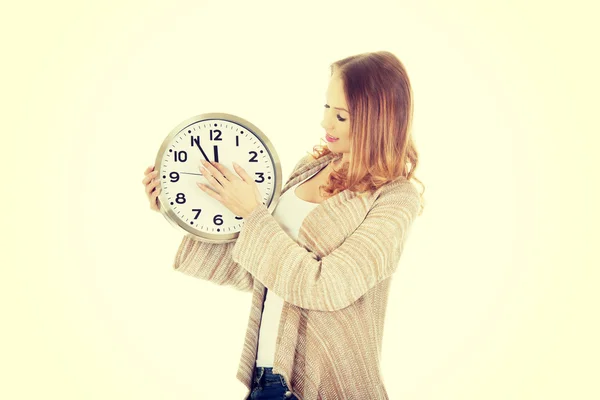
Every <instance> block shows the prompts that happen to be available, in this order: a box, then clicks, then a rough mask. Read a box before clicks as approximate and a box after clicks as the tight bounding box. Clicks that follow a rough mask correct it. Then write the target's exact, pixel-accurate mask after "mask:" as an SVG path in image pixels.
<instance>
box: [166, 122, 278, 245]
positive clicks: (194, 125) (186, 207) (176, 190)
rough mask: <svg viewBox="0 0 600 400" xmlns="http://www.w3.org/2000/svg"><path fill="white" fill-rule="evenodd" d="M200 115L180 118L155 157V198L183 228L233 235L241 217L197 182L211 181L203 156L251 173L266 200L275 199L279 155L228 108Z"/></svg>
mask: <svg viewBox="0 0 600 400" xmlns="http://www.w3.org/2000/svg"><path fill="white" fill-rule="evenodd" d="M207 115H213V116H214V115H221V116H223V117H221V118H215V117H213V118H206V116H207ZM203 116H204V118H199V117H202V116H198V117H196V118H192V119H190V120H188V121H184V123H182V124H180V125H179V126H178V128H176V129H174V130H173V131H172V132H171V134H170V135H169V136H168V137H167V138H166V139H165V142H164V143H163V146H162V147H161V150H160V151H159V159H158V160H157V161H159V164H157V165H160V174H159V176H160V181H161V188H162V189H161V193H160V197H159V198H160V202H161V205H162V206H163V207H164V208H165V209H166V211H167V213H168V215H166V216H167V219H171V222H174V223H176V224H177V225H179V226H180V227H182V228H184V229H185V230H186V231H188V232H191V233H193V234H195V235H197V236H199V237H201V238H204V239H208V240H215V241H219V240H224V239H232V238H234V237H237V234H238V233H239V231H240V230H241V228H242V226H243V221H244V220H243V218H242V217H240V216H238V215H235V214H233V213H232V212H231V211H230V210H229V209H228V208H227V207H225V206H224V205H222V204H221V202H219V201H218V200H216V199H214V198H212V197H211V196H209V195H208V194H207V193H205V192H204V191H202V189H200V188H199V187H198V185H197V184H196V182H200V183H203V184H205V185H209V186H210V187H213V184H212V183H209V181H208V180H207V179H206V178H204V176H203V174H202V172H201V171H200V166H201V165H202V164H201V160H207V161H211V162H212V161H216V162H218V163H220V164H221V165H224V166H225V167H226V168H228V169H229V170H230V171H231V172H232V173H233V174H234V175H236V176H238V177H239V175H238V174H237V172H235V170H234V168H233V164H232V162H233V161H235V162H236V163H237V164H239V165H240V166H241V167H242V168H243V169H244V170H245V171H246V173H247V174H248V175H249V176H250V177H251V178H253V179H254V182H256V184H257V186H258V188H259V191H260V193H261V196H262V201H263V204H266V205H267V206H268V205H269V204H270V203H271V202H272V201H273V200H276V199H275V198H274V194H275V193H277V198H278V197H279V195H278V193H279V187H280V186H281V184H280V180H281V179H280V175H281V170H280V165H279V159H278V158H277V157H276V155H275V157H273V155H274V154H275V153H274V149H273V148H272V145H271V143H270V142H269V141H268V139H267V138H266V136H264V134H262V133H261V132H260V131H259V130H258V128H256V127H254V126H253V125H252V124H250V123H249V122H247V121H245V120H243V119H241V118H239V117H235V116H232V115H230V114H216V113H214V114H203ZM225 116H229V118H227V119H225V118H226V117H225ZM251 129H252V130H251ZM240 179H241V177H240ZM215 185H219V184H218V183H215ZM163 214H164V212H163Z"/></svg>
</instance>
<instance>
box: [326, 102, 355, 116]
mask: <svg viewBox="0 0 600 400" xmlns="http://www.w3.org/2000/svg"><path fill="white" fill-rule="evenodd" d="M328 105H329V104H328ZM333 108H335V109H336V110H342V111H346V112H347V113H348V114H350V112H349V111H348V110H346V109H345V108H340V107H333Z"/></svg>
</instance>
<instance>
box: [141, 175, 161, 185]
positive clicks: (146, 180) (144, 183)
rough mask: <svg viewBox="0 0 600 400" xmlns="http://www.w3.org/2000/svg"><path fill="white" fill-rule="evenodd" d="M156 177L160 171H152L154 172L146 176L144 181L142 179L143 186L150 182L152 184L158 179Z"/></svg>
mask: <svg viewBox="0 0 600 400" xmlns="http://www.w3.org/2000/svg"><path fill="white" fill-rule="evenodd" d="M156 175H158V171H152V172H150V173H148V174H146V176H145V177H144V179H142V184H143V185H144V186H145V185H147V184H148V182H150V181H151V180H152V179H154V178H155V177H156Z"/></svg>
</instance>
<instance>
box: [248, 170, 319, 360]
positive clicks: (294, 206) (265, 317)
mask: <svg viewBox="0 0 600 400" xmlns="http://www.w3.org/2000/svg"><path fill="white" fill-rule="evenodd" d="M319 172H320V171H317V172H315V173H314V174H312V175H310V176H308V177H307V178H306V179H304V180H303V181H300V182H298V183H296V184H295V185H294V186H292V187H290V188H289V189H288V190H286V191H285V193H284V194H283V195H282V196H281V197H280V198H279V202H278V203H277V207H276V208H275V211H274V212H273V217H274V218H275V220H276V221H277V222H278V223H279V225H280V226H281V228H283V230H284V231H285V232H286V233H287V234H288V235H289V236H290V237H291V238H292V239H294V240H297V238H298V232H299V231H300V226H301V225H302V221H303V220H304V218H305V217H306V216H307V215H308V213H309V212H310V211H311V210H312V209H313V208H315V207H316V206H318V205H319V203H311V202H310V201H305V200H302V199H300V198H299V197H298V196H296V187H297V186H298V185H300V184H302V183H303V182H305V181H307V180H309V179H310V178H312V177H313V176H315V175H316V174H318V173H319ZM265 289H266V288H265ZM266 291H267V297H266V299H265V304H264V308H263V313H262V319H261V322H260V329H259V336H258V354H257V355H256V365H257V366H259V367H272V366H273V360H274V359H275V343H276V341H277V333H278V330H279V319H280V318H281V309H282V308H283V301H284V300H283V299H282V298H281V297H279V296H277V295H276V294H275V293H274V292H270V291H269V290H268V289H266Z"/></svg>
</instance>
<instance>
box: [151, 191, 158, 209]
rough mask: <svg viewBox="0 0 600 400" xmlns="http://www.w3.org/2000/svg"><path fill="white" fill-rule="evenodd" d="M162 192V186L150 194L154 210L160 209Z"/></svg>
mask: <svg viewBox="0 0 600 400" xmlns="http://www.w3.org/2000/svg"><path fill="white" fill-rule="evenodd" d="M159 194H160V188H158V189H156V190H155V191H154V193H152V195H151V196H150V198H151V201H150V208H151V209H152V210H154V211H160V200H159V199H158V195H159Z"/></svg>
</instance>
